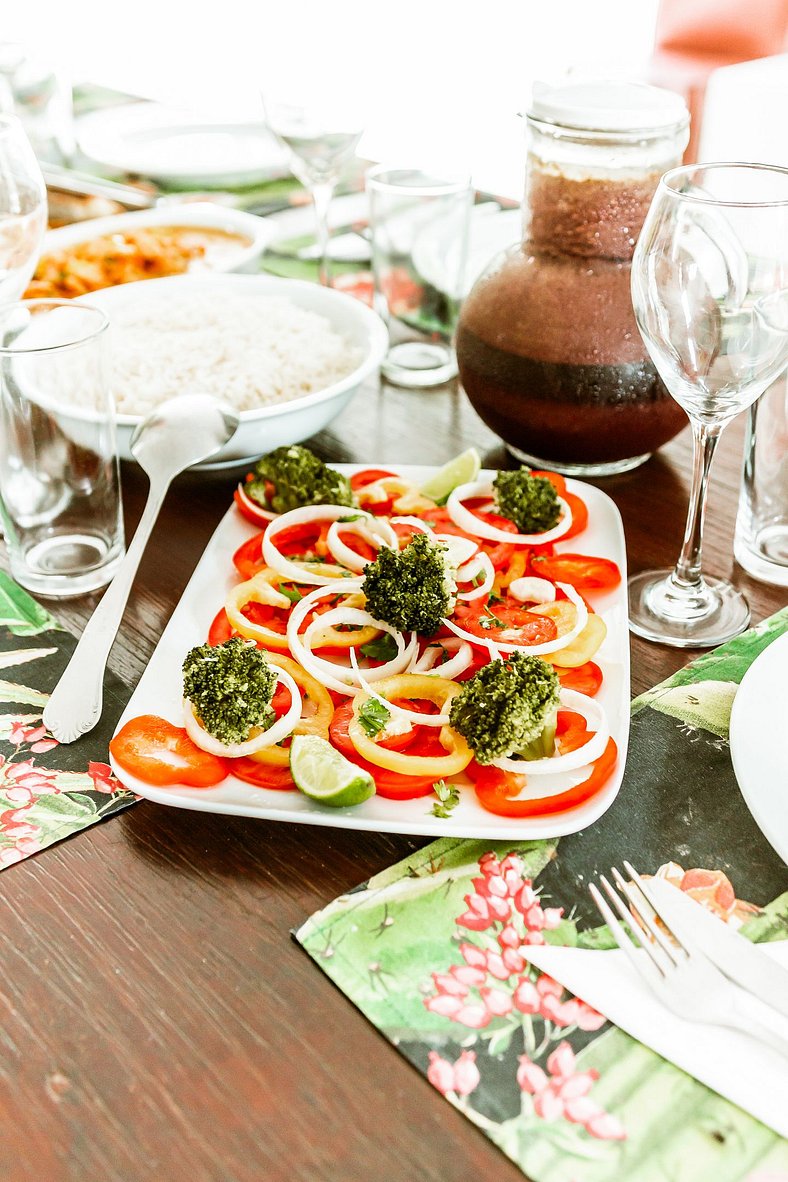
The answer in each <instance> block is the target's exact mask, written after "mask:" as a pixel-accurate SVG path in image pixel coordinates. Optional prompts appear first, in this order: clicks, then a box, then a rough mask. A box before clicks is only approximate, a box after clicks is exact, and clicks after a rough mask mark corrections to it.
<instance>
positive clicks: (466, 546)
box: [435, 534, 479, 567]
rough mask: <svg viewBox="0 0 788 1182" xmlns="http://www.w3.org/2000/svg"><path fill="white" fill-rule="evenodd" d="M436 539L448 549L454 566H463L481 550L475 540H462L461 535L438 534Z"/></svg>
mask: <svg viewBox="0 0 788 1182" xmlns="http://www.w3.org/2000/svg"><path fill="white" fill-rule="evenodd" d="M435 537H436V539H437V540H438V541H439V542H442V543H443V545H444V546H445V547H446V549H447V551H448V558H449V562H450V563H451V565H452V566H457V567H459V566H463V565H464V564H465V563H466V562H469V561H470V559H471V558H473V556H474V554H476V553H477V552H478V550H479V543H478V542H474V540H473V538H461V537H460V536H459V534H436V535H435Z"/></svg>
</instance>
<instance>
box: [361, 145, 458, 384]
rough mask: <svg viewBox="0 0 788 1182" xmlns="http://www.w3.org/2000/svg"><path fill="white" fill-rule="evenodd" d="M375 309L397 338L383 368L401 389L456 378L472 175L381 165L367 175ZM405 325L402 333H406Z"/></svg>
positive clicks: (387, 376) (385, 374) (386, 374)
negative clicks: (405, 337)
mask: <svg viewBox="0 0 788 1182" xmlns="http://www.w3.org/2000/svg"><path fill="white" fill-rule="evenodd" d="M367 194H368V197H369V221H370V230H371V234H372V270H373V274H374V278H375V300H376V306H377V310H378V311H379V312H380V314H381V315H382V316H383V318H384V319H385V320H386V322H387V323H388V324H389V328H390V330H391V328H392V324H393V322H394V321H398V322H399V325H400V328H399V330H398V332H399V333H403V332H407V330H408V329H410V330H412V331H413V332H414V333H418V334H419V335H418V337H417V338H416V339H412V340H404V341H395V343H394V344H392V346H391V348H390V349H389V351H388V353H387V354H386V356H385V358H384V359H383V364H382V365H381V370H382V372H383V374H384V376H385V377H386V378H388V380H389V381H390V382H393V383H394V384H395V385H398V386H408V387H429V386H437V385H440V384H441V383H442V382H447V381H449V379H450V378H453V377H455V376H456V374H457V359H456V356H455V353H454V346H453V337H454V330H455V328H456V324H457V316H458V314H459V310H460V301H461V298H462V295H463V290H464V284H465V270H466V262H467V254H468V226H469V220H470V210H471V205H472V203H473V189H472V188H471V180H470V177H469V176H459V177H446V176H438V175H433V174H430V173H427V172H422V171H420V170H419V169H414V168H387V167H385V166H383V165H380V166H378V167H376V168H371V169H370V170H369V172H368V173H367ZM403 326H404V327H403Z"/></svg>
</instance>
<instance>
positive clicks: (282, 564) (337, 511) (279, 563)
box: [262, 505, 374, 587]
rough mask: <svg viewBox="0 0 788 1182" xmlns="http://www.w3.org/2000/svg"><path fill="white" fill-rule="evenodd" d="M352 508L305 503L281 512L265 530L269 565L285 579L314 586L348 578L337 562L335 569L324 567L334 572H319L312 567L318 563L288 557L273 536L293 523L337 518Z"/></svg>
mask: <svg viewBox="0 0 788 1182" xmlns="http://www.w3.org/2000/svg"><path fill="white" fill-rule="evenodd" d="M353 512H354V510H353V509H349V508H348V507H347V505H304V506H303V507H302V508H300V509H290V510H289V511H288V512H287V513H282V514H280V516H279V517H277V519H276V521H272V522H271V524H270V525H269V526H268V528H267V530H266V531H265V533H264V534H263V545H262V550H263V558H264V559H265V562H266V565H267V566H270V567H272V568H273V570H275V571H276V572H277V573H278V574H280V575H284V577H285V578H286V579H292V580H293V581H294V582H296V583H307V584H309V585H311V586H314V587H325V586H327V585H329V584H336V582H337V580H338V579H341V578H346V577H347V571H346V570H344V569H343V568H341V567H338V566H337V567H334V568H333V570H332V568H331V567H330V566H325V567H324V570H325V571H329V570H332V573H331V574H328V573H326V574H319V573H318V572H317V571H315V570H312V569H310V568H311V567H314V566H315V565H317V564H315V563H309V562H306V563H298V562H291V561H290V559H289V558H285V556H284V554H280V552H279V550H278V549H277V547H276V544H275V542H274V538H275V537H276V535H277V534H279V533H281V532H282V530H285V529H289V527H290V526H291V525H303V524H304V523H306V522H311V521H338V520H339V518H340V517H348V516H349V515H350V514H352V513H353ZM356 512H357V513H358V515H359V516H363V517H366V518H368V519H369V520H370V521H374V517H373V516H372V514H371V513H364V511H363V510H356Z"/></svg>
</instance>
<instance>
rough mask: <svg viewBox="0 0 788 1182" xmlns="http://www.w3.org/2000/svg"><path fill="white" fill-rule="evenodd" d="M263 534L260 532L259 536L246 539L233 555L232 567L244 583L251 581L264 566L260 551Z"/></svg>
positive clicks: (262, 531)
mask: <svg viewBox="0 0 788 1182" xmlns="http://www.w3.org/2000/svg"><path fill="white" fill-rule="evenodd" d="M264 533H265V530H261V531H260V533H259V534H253V535H252V537H251V538H247V540H246V541H245V542H244V543H243V544H242V545H241V546H239V547H238V549H237V550H236V551H235V554H233V565H234V566H235V569H236V570H237V571H238V574H239V575H240V576H241V578H242V579H243V580H244V581H246V579H251V578H252V577H253V576H254V575H256V574H257V572H258V571H259V570H262V568H263V567H264V566H265V560H264V558H263V550H262V546H263V534H264Z"/></svg>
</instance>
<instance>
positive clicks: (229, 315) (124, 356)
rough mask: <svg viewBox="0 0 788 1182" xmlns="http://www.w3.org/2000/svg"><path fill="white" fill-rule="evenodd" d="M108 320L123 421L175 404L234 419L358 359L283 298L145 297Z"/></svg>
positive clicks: (297, 393) (328, 381)
mask: <svg viewBox="0 0 788 1182" xmlns="http://www.w3.org/2000/svg"><path fill="white" fill-rule="evenodd" d="M110 319H111V326H110V333H111V368H112V389H113V393H114V395H115V403H116V407H117V410H118V412H119V413H120V414H130V415H145V414H147V413H148V412H149V411H150V410H151V409H152V408H153V407H155V406H157V405H158V404H159V403H160V402H163V401H165V399H167V398H174V397H176V396H177V395H179V394H213V395H214V396H215V397H217V398H220V399H222V401H224V402H227V403H229V405H230V406H232V407H233V408H234V409H235V410H256V409H258V408H260V407H264V406H274V405H276V404H277V403H281V402H289V401H291V400H293V399H296V398H304V397H305V396H306V395H307V394H312V393H314V392H315V391H316V390H323V389H325V387H326V386H330V385H332V384H333V383H334V382H337V381H339V380H340V379H341V378H344V377H346V376H347V374H349V373H351V372H352V371H353V370H354V369H355V368H356V367H357V366H358V365H359V364H360V362H361V359H362V351H361V349H359V348H357V347H356V346H355V345H352V344H351V343H350V342H348V341H347V340H346V339H345V338H344V337H342V336H341V335H340V334H339V333H337V332H335V331H334V329H333V328H332V327H331V324H330V322H329V321H328V320H327V319H326V317H325V316H321V315H319V313H317V312H310V311H307V310H306V309H304V308H300V307H298V305H297V304H294V303H292V302H291V301H290V300H288V299H285V298H283V297H272V298H265V297H257V298H252V299H250V298H248V297H242V296H236V295H231V294H225V293H222V294H221V295H220V296H219V297H217V296H215V295H213V296H212V295H209V294H207V293H206V294H203V293H202V292H184V293H183V295H182V296H180V297H178V298H177V299H175V298H174V297H173V295H172V294H170V295H168V296H163V295H157V296H155V297H151V296H146V297H145V299H144V300H141V301H140V303H139V304H134V303H129V304H127V305H125V306H121V307H120V308H118V310H117V311H114V312H112V313H111V317H110Z"/></svg>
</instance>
